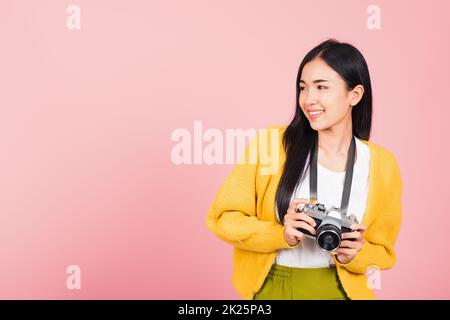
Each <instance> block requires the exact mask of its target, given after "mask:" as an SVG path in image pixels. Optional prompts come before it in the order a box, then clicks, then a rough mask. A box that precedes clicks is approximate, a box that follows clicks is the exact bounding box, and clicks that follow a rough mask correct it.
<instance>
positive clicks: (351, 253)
mask: <svg viewBox="0 0 450 320" xmlns="http://www.w3.org/2000/svg"><path fill="white" fill-rule="evenodd" d="M335 252H336V253H337V254H345V255H346V256H348V257H349V258H350V257H354V256H355V255H356V253H357V251H356V250H355V249H349V248H337V249H336V251H335Z"/></svg>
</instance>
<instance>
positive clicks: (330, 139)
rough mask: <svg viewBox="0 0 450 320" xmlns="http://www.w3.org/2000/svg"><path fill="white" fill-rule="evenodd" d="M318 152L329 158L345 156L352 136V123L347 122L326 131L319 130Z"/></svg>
mask: <svg viewBox="0 0 450 320" xmlns="http://www.w3.org/2000/svg"><path fill="white" fill-rule="evenodd" d="M318 135H319V150H321V151H322V152H324V153H325V154H326V155H329V156H337V157H339V156H347V154H348V149H349V147H350V143H351V140H352V136H353V131H352V122H351V120H350V121H347V122H346V123H343V124H338V125H336V126H334V127H331V128H329V129H326V130H319V131H318Z"/></svg>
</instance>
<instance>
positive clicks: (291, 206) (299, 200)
mask: <svg viewBox="0 0 450 320" xmlns="http://www.w3.org/2000/svg"><path fill="white" fill-rule="evenodd" d="M308 201H309V200H308V199H305V198H295V199H292V201H291V203H290V204H289V209H294V210H295V208H297V206H298V205H299V204H300V203H307V202H308Z"/></svg>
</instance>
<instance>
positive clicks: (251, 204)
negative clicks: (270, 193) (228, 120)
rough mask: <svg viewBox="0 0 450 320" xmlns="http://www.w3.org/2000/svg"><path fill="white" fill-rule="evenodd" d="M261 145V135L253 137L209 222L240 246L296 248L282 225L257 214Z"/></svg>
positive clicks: (267, 249)
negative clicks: (259, 140) (262, 218)
mask: <svg viewBox="0 0 450 320" xmlns="http://www.w3.org/2000/svg"><path fill="white" fill-rule="evenodd" d="M252 144H253V148H251V145H252ZM257 147H258V135H257V136H256V138H253V139H252V140H251V142H250V143H249V145H248V146H247V147H246V149H245V153H244V158H243V159H241V161H239V162H238V163H237V164H236V165H235V167H234V168H233V170H232V172H231V174H230V175H229V176H228V177H227V178H226V179H225V181H224V183H223V184H222V186H221V187H220V189H219V192H218V194H217V195H216V197H215V199H214V201H213V203H212V205H211V207H210V209H209V211H208V213H207V216H206V224H207V226H208V228H209V229H210V230H211V231H212V232H213V233H214V234H216V235H217V236H218V237H219V238H220V239H222V240H224V241H225V242H227V243H229V244H231V245H233V246H234V247H236V248H239V249H243V250H249V251H255V252H262V253H271V252H275V251H277V250H278V249H282V248H293V247H295V246H290V245H289V244H288V243H287V242H286V241H285V239H284V234H283V226H282V225H281V224H279V223H278V222H276V221H263V220H261V219H260V218H259V217H258V216H257V215H256V213H257V212H256V207H257V191H256V190H257V188H256V183H257V182H256V181H257V180H256V176H257V174H258V171H259V170H258V163H259V160H258V156H257V153H258V152H257V149H258V148H257ZM255 152H256V155H255V154H254V153H255ZM250 153H252V154H253V156H254V157H251V156H250ZM252 158H253V159H254V161H252V160H251V159H252ZM252 162H253V163H252Z"/></svg>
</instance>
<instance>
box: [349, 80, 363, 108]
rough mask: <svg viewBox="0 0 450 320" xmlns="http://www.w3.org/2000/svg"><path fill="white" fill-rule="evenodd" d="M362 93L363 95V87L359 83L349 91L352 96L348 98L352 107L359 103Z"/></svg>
mask: <svg viewBox="0 0 450 320" xmlns="http://www.w3.org/2000/svg"><path fill="white" fill-rule="evenodd" d="M363 95H364V87H363V86H362V85H361V84H358V85H357V86H356V87H354V88H353V90H352V91H351V96H352V98H351V100H350V105H351V106H352V107H354V106H356V105H357V104H358V103H359V101H361V99H362V97H363Z"/></svg>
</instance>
